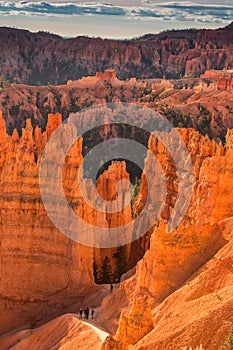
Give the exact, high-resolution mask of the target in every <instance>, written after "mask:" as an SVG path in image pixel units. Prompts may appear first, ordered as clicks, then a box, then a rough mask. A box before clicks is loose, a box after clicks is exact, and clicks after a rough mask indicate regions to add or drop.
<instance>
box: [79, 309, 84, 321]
mask: <svg viewBox="0 0 233 350" xmlns="http://www.w3.org/2000/svg"><path fill="white" fill-rule="evenodd" d="M79 315H80V318H81V319H82V318H83V310H82V309H81V308H80V309H79Z"/></svg>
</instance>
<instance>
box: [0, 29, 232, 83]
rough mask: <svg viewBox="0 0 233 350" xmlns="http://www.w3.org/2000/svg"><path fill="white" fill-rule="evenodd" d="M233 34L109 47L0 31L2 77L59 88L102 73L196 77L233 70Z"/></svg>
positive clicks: (156, 38) (165, 37)
mask: <svg viewBox="0 0 233 350" xmlns="http://www.w3.org/2000/svg"><path fill="white" fill-rule="evenodd" d="M232 31H233V29H232V25H230V26H228V27H226V28H223V29H219V30H200V31H197V30H187V31H174V32H164V33H160V34H158V35H150V36H145V37H142V38H140V39H135V40H129V41H113V40H106V39H105V40H103V39H100V38H96V39H92V38H88V37H77V38H74V39H63V38H61V37H59V36H56V35H51V34H46V33H30V32H28V31H25V30H17V29H10V28H0V38H1V39H0V45H1V54H0V65H1V73H2V74H3V75H4V76H5V77H6V79H9V80H10V81H13V80H14V79H17V80H19V81H20V82H22V83H26V84H30V85H44V84H47V83H48V82H50V83H52V84H62V83H65V82H66V81H67V80H69V79H73V78H74V77H76V78H80V77H82V76H85V75H93V74H95V72H97V71H103V70H104V69H106V68H115V69H116V72H117V75H118V77H119V78H120V79H126V78H131V77H137V78H140V79H145V78H155V77H162V76H163V75H165V76H166V77H167V78H179V77H180V76H183V75H187V76H193V77H194V76H195V77H198V76H200V74H202V73H204V72H205V70H206V69H223V68H224V67H226V68H232V57H231V51H232Z"/></svg>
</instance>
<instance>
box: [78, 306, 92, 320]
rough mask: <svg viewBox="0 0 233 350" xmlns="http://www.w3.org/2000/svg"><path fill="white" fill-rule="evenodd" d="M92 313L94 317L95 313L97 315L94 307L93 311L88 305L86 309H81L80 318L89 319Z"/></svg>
mask: <svg viewBox="0 0 233 350" xmlns="http://www.w3.org/2000/svg"><path fill="white" fill-rule="evenodd" d="M90 314H91V318H92V319H93V318H94V315H95V310H94V309H92V310H91V312H90V310H89V308H88V307H87V308H86V309H84V310H83V309H81V308H80V309H79V318H80V319H82V318H84V319H85V320H88V319H89V315H90Z"/></svg>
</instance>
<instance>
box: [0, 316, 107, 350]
mask: <svg viewBox="0 0 233 350" xmlns="http://www.w3.org/2000/svg"><path fill="white" fill-rule="evenodd" d="M106 336H107V333H104V332H101V331H99V330H98V329H96V328H95V327H93V328H92V327H91V325H88V324H87V323H84V322H82V321H80V320H79V319H78V315H77V314H66V315H64V316H60V317H58V318H57V319H55V320H52V321H50V322H49V323H47V324H45V325H43V326H41V327H39V328H36V329H25V330H22V331H20V332H16V333H15V334H13V335H9V336H5V337H3V338H0V344H1V349H2V350H9V349H12V350H13V349H14V350H25V349H35V350H44V349H53V350H56V349H63V350H72V349H77V348H78V347H79V348H80V349H83V350H100V348H101V344H102V339H103V338H104V339H105V338H106Z"/></svg>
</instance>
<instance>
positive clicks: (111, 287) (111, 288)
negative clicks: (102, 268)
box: [110, 283, 113, 291]
mask: <svg viewBox="0 0 233 350" xmlns="http://www.w3.org/2000/svg"><path fill="white" fill-rule="evenodd" d="M112 290H113V285H112V283H111V286H110V291H112Z"/></svg>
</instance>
